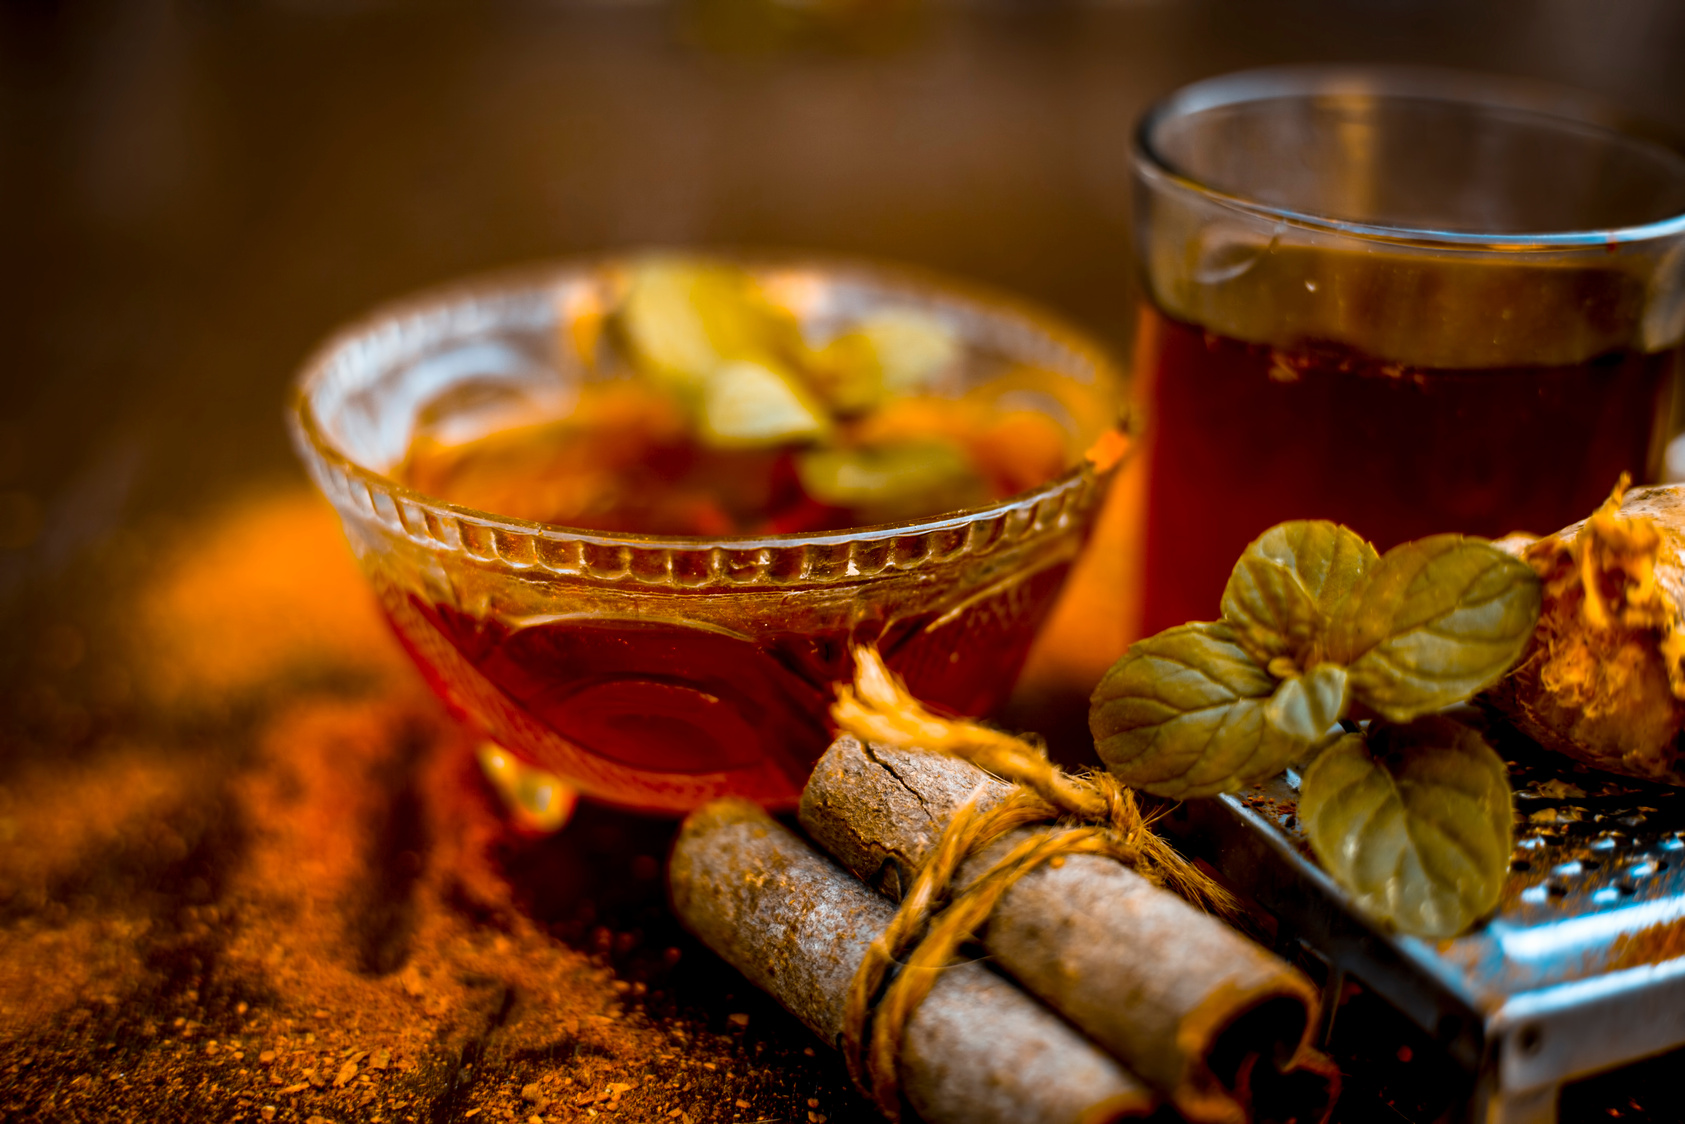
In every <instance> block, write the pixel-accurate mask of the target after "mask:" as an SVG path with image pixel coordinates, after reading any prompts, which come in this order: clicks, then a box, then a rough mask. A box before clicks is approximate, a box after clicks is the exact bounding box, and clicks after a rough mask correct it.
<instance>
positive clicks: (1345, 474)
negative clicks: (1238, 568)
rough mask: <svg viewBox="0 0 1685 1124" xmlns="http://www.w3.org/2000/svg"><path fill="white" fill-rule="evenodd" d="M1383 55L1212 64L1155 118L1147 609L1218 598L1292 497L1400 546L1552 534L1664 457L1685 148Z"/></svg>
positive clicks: (1143, 343)
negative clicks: (1379, 61)
mask: <svg viewBox="0 0 1685 1124" xmlns="http://www.w3.org/2000/svg"><path fill="white" fill-rule="evenodd" d="M1541 99H1542V95H1539V94H1538V93H1537V92H1536V91H1533V90H1532V89H1531V88H1526V87H1516V86H1513V85H1512V84H1510V83H1507V82H1503V81H1499V80H1496V79H1482V78H1475V77H1467V76H1456V75H1447V74H1444V73H1439V72H1416V71H1409V70H1389V69H1386V68H1370V69H1359V70H1348V69H1338V68H1293V69H1284V70H1274V71H1262V72H1253V73H1250V74H1242V75H1235V76H1231V77H1228V78H1222V79H1215V80H1212V81H1210V82H1205V83H1200V84H1198V85H1196V86H1193V87H1189V88H1188V89H1187V90H1184V91H1182V92H1180V93H1178V94H1177V95H1174V96H1172V98H1170V99H1169V100H1168V101H1166V102H1164V103H1162V104H1161V105H1160V106H1158V107H1157V108H1155V110H1153V111H1152V112H1151V113H1150V114H1149V115H1148V117H1147V119H1146V120H1145V121H1144V122H1143V125H1142V127H1141V131H1140V134H1139V136H1138V142H1137V151H1136V176H1137V182H1136V187H1137V207H1138V213H1137V239H1138V252H1139V257H1140V263H1141V266H1142V274H1143V281H1144V287H1145V290H1146V297H1145V299H1144V301H1143V306H1142V309H1141V311H1140V315H1139V319H1138V336H1137V341H1136V352H1135V378H1136V400H1137V403H1138V405H1139V406H1140V408H1141V411H1142V413H1143V415H1144V417H1145V420H1146V428H1147V433H1148V450H1149V451H1148V473H1149V484H1148V497H1147V501H1146V513H1145V523H1146V545H1145V552H1146V557H1145V562H1144V578H1143V586H1144V589H1143V596H1144V605H1143V613H1142V624H1141V629H1142V632H1143V634H1150V633H1153V632H1156V631H1158V630H1160V629H1163V628H1166V627H1168V626H1170V625H1173V624H1178V623H1181V622H1183V621H1187V620H1206V619H1211V618H1213V617H1215V615H1216V612H1217V605H1218V602H1219V600H1220V598H1221V595H1222V590H1223V586H1224V584H1225V582H1226V581H1227V579H1228V575H1229V571H1230V568H1231V567H1232V566H1233V564H1234V560H1235V559H1236V558H1237V557H1238V556H1239V555H1240V553H1241V552H1242V551H1243V550H1244V549H1245V547H1246V545H1247V543H1249V542H1250V541H1251V540H1252V539H1254V538H1256V537H1257V536H1258V535H1259V534H1260V533H1262V532H1263V531H1264V530H1265V529H1267V528H1268V527H1270V526H1272V525H1273V524H1275V523H1279V522H1282V521H1284V520H1288V519H1307V518H1310V519H1332V520H1335V521H1337V522H1340V523H1343V524H1346V525H1347V526H1350V527H1351V528H1353V529H1354V530H1356V531H1358V532H1359V533H1360V534H1362V535H1364V536H1365V537H1366V538H1369V539H1370V540H1372V541H1373V542H1374V543H1375V545H1376V546H1377V547H1379V548H1381V549H1383V550H1384V549H1386V548H1387V547H1389V546H1392V545H1394V544H1396V543H1398V542H1400V541H1404V540H1407V539H1412V538H1419V537H1422V536H1425V535H1429V534H1435V533H1439V532H1444V531H1457V532H1462V533H1467V534H1475V535H1481V536H1486V537H1498V536H1502V535H1504V534H1506V533H1509V532H1511V531H1530V532H1533V533H1538V534H1543V533H1548V532H1550V531H1554V530H1556V529H1558V528H1559V527H1561V526H1564V525H1566V524H1567V523H1570V522H1572V521H1573V520H1575V519H1576V518H1578V517H1579V516H1580V515H1583V514H1584V512H1586V511H1588V510H1591V509H1592V508H1594V507H1596V505H1597V504H1598V503H1599V502H1600V501H1601V500H1602V498H1603V497H1604V496H1606V495H1607V494H1608V492H1609V489H1610V488H1611V487H1612V486H1613V485H1614V483H1615V481H1616V480H1617V478H1618V477H1619V476H1620V474H1621V473H1623V472H1626V473H1630V474H1631V475H1632V477H1633V479H1634V480H1640V481H1642V480H1646V479H1653V478H1654V476H1655V474H1656V472H1657V471H1658V468H1659V465H1660V457H1661V452H1662V448H1663V442H1664V440H1665V436H1666V425H1667V421H1668V418H1669V412H1670V402H1671V398H1672V391H1673V384H1674V380H1675V377H1676V373H1677V370H1678V366H1679V353H1680V347H1679V344H1680V338H1681V335H1682V334H1685V218H1682V217H1681V212H1685V160H1682V159H1681V158H1680V157H1679V156H1678V155H1677V154H1676V153H1674V152H1672V151H1670V150H1668V149H1667V148H1665V147H1663V146H1661V145H1658V144H1654V143H1652V142H1649V141H1646V140H1643V139H1640V138H1638V137H1636V136H1633V135H1631V134H1629V133H1626V132H1624V131H1622V130H1621V128H1619V127H1618V126H1617V125H1616V124H1615V123H1613V122H1612V121H1610V120H1606V119H1605V117H1604V116H1603V112H1604V111H1602V110H1601V109H1600V108H1599V107H1595V106H1592V105H1590V104H1588V103H1584V102H1583V101H1581V100H1575V99H1573V98H1566V97H1562V98H1557V99H1555V100H1552V99H1542V100H1541Z"/></svg>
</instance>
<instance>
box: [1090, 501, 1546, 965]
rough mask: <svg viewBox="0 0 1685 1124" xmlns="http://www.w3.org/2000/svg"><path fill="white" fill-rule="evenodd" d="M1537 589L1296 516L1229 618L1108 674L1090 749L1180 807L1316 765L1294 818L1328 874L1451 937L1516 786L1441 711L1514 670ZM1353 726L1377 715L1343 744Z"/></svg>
mask: <svg viewBox="0 0 1685 1124" xmlns="http://www.w3.org/2000/svg"><path fill="white" fill-rule="evenodd" d="M1540 597H1541V595H1540V589H1539V582H1538V579H1537V578H1536V577H1535V576H1534V574H1533V571H1532V569H1531V568H1530V567H1528V566H1527V565H1526V564H1525V563H1523V562H1521V561H1519V560H1517V559H1514V558H1511V557H1510V556H1509V555H1507V554H1504V553H1503V552H1502V551H1499V550H1497V549H1496V548H1495V547H1493V546H1492V545H1491V544H1489V543H1487V542H1485V541H1484V540H1481V539H1473V538H1464V537H1462V536H1460V535H1436V536H1433V537H1432V538H1427V539H1421V540H1419V541H1417V542H1410V543H1404V544H1402V545H1401V546H1398V547H1395V548H1394V549H1392V550H1389V551H1388V552H1387V553H1386V554H1385V555H1378V554H1377V553H1376V552H1375V548H1374V547H1372V546H1370V545H1369V543H1367V542H1366V541H1364V540H1363V539H1362V538H1360V537H1359V536H1358V535H1356V534H1355V533H1353V532H1352V531H1350V530H1348V529H1347V528H1345V527H1341V526H1338V525H1336V524H1334V523H1329V522H1326V521H1301V522H1294V523H1283V524H1281V525H1279V526H1276V527H1272V528H1271V529H1270V530H1268V531H1266V532H1265V533H1264V534H1263V535H1262V536H1261V537H1260V538H1259V539H1258V540H1257V541H1256V542H1254V543H1253V544H1252V545H1251V546H1249V547H1247V549H1246V553H1245V554H1243V555H1242V556H1241V558H1240V560H1239V561H1238V562H1237V563H1235V568H1234V571H1233V573H1232V574H1231V575H1230V577H1229V583H1228V587H1227V588H1226V589H1225V590H1224V591H1223V600H1222V607H1221V613H1222V619H1221V620H1220V621H1216V622H1210V623H1200V624H1186V625H1181V626H1179V627H1177V628H1172V629H1169V630H1167V631H1165V632H1162V633H1160V634H1159V635H1157V636H1153V637H1149V638H1148V639H1146V640H1142V641H1140V642H1138V643H1136V644H1134V645H1133V646H1131V647H1130V649H1129V651H1128V652H1126V653H1124V656H1123V658H1122V659H1120V660H1119V661H1118V662H1117V663H1116V664H1115V665H1113V667H1112V668H1111V670H1110V671H1108V672H1107V673H1106V675H1105V677H1104V678H1103V679H1102V680H1101V681H1100V685H1099V686H1098V687H1097V688H1096V689H1095V691H1094V695H1093V699H1092V702H1091V706H1090V710H1089V727H1090V729H1091V730H1092V732H1093V734H1094V740H1095V747H1096V749H1097V750H1098V751H1099V754H1100V758H1101V760H1102V761H1104V762H1105V763H1106V766H1107V767H1108V768H1109V769H1110V770H1111V771H1112V773H1113V774H1115V775H1116V776H1117V777H1118V779H1120V780H1122V781H1123V782H1124V783H1125V784H1129V785H1132V786H1134V787H1136V788H1140V789H1143V790H1145V791H1147V792H1151V793H1154V794H1156V795H1160V796H1168V797H1175V798H1184V797H1196V796H1211V795H1215V794H1218V793H1222V792H1233V791H1235V790H1237V789H1240V788H1242V787H1245V786H1247V785H1250V784H1254V783H1256V782H1258V781H1261V780H1263V779H1265V778H1266V777H1270V776H1273V775H1274V774H1276V773H1278V772H1280V771H1281V770H1282V769H1283V768H1285V767H1286V766H1287V765H1289V764H1293V763H1295V762H1300V763H1303V762H1306V761H1310V762H1311V765H1310V767H1309V769H1308V770H1307V772H1306V773H1305V776H1304V788H1303V791H1302V793H1301V796H1302V799H1303V802H1304V807H1303V808H1302V809H1301V817H1300V818H1301V820H1302V821H1303V823H1304V824H1305V829H1306V832H1307V835H1308V836H1309V838H1310V841H1311V846H1312V849H1313V850H1314V851H1315V852H1316V854H1317V856H1318V858H1319V859H1320V860H1321V861H1322V863H1323V865H1324V866H1325V867H1326V868H1327V869H1328V871H1329V872H1330V873H1331V874H1332V875H1333V876H1334V877H1335V878H1336V879H1337V880H1338V881H1340V882H1341V884H1342V885H1344V886H1346V887H1347V888H1348V889H1349V890H1351V891H1352V892H1353V893H1354V895H1356V896H1357V898H1358V900H1359V902H1360V904H1361V905H1362V906H1363V907H1364V908H1365V909H1368V910H1370V911H1371V912H1373V913H1375V914H1376V915H1377V916H1379V917H1381V918H1383V919H1385V920H1387V921H1390V922H1392V923H1394V924H1397V925H1398V926H1400V927H1401V928H1404V929H1406V930H1407V931H1410V932H1415V933H1423V934H1431V935H1445V934H1448V933H1451V932H1455V931H1457V930H1458V929H1461V928H1462V927H1464V926H1466V925H1467V924H1468V923H1469V922H1470V921H1471V920H1473V919H1474V918H1475V917H1477V916H1479V914H1480V913H1481V912H1483V911H1484V910H1486V909H1489V908H1490V907H1491V905H1492V904H1493V902H1495V901H1496V895H1497V893H1498V889H1499V888H1500V887H1501V884H1502V879H1503V873H1504V871H1505V870H1506V869H1507V862H1508V855H1509V849H1508V848H1509V843H1508V840H1509V795H1508V794H1509V787H1508V780H1507V778H1506V776H1505V774H1504V771H1503V762H1502V761H1501V760H1499V759H1498V758H1497V756H1496V754H1494V753H1493V752H1492V750H1491V749H1490V748H1488V747H1487V746H1486V744H1485V742H1484V741H1482V740H1481V739H1480V736H1479V735H1478V734H1475V733H1474V732H1473V731H1470V730H1467V729H1465V728H1464V727H1461V726H1458V725H1457V724H1456V723H1453V722H1450V721H1448V720H1445V719H1440V718H1436V717H1428V716H1431V715H1433V714H1434V712H1436V711H1438V710H1440V709H1442V708H1444V707H1446V706H1449V705H1451V704H1453V703H1457V702H1461V701H1463V700H1465V699H1468V698H1469V697H1471V696H1472V695H1474V694H1475V693H1476V692H1478V691H1480V690H1482V689H1484V688H1486V687H1488V686H1490V685H1491V684H1493V683H1494V682H1496V681H1497V680H1498V679H1499V678H1500V677H1501V676H1503V675H1504V673H1505V672H1507V671H1508V670H1509V668H1510V666H1511V665H1512V664H1513V663H1514V662H1515V661H1516V659H1517V658H1519V657H1520V655H1521V653H1522V651H1523V650H1524V649H1525V647H1526V645H1527V642H1528V640H1529V638H1530V637H1531V636H1532V634H1533V628H1534V626H1535V625H1536V624H1537V623H1538V617H1539V607H1540ZM1352 717H1373V718H1374V719H1375V720H1374V721H1372V722H1371V723H1370V724H1369V725H1370V729H1369V730H1368V732H1367V733H1355V734H1346V735H1344V736H1343V737H1342V736H1341V731H1340V730H1339V729H1338V728H1337V726H1336V724H1337V723H1339V722H1340V721H1341V720H1342V719H1348V718H1352ZM1388 723H1410V725H1407V726H1391V725H1388ZM1350 725H1351V723H1349V722H1348V723H1347V726H1348V727H1349V726H1350ZM1313 759H1314V760H1313ZM1494 765H1495V767H1496V771H1495V772H1494V769H1493V767H1494ZM1313 808H1314V809H1315V811H1316V814H1315V815H1312V809H1313ZM1471 809H1482V810H1483V811H1481V814H1480V815H1479V816H1476V815H1475V814H1474V812H1473V811H1472V810H1471ZM1492 809H1499V810H1500V811H1501V815H1499V813H1498V812H1494V811H1492ZM1488 812H1490V814H1487V813H1488ZM1447 926H1449V928H1447Z"/></svg>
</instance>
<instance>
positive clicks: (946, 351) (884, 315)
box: [855, 308, 960, 395]
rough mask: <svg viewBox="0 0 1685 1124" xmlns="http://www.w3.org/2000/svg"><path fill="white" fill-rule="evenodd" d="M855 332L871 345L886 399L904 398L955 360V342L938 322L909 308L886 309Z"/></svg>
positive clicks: (946, 327) (932, 317)
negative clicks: (880, 371)
mask: <svg viewBox="0 0 1685 1124" xmlns="http://www.w3.org/2000/svg"><path fill="white" fill-rule="evenodd" d="M855 332H857V333H859V334H860V335H862V336H864V337H865V338H866V339H867V340H869V341H871V345H872V350H873V351H874V352H875V353H876V355H877V360H878V366H879V368H880V369H881V370H882V372H883V376H882V377H883V389H884V393H885V394H887V395H897V394H908V393H911V392H912V391H915V390H918V389H921V388H923V387H925V386H927V385H929V383H930V381H931V379H932V378H934V377H935V376H936V375H938V374H940V373H941V371H942V370H943V369H944V368H946V367H947V366H949V365H950V364H952V363H953V362H954V360H955V359H957V358H959V353H960V345H959V340H958V339H957V338H956V337H955V336H954V333H953V331H952V329H950V328H949V327H948V326H947V325H946V324H944V323H943V322H942V321H941V320H938V319H937V318H936V317H934V316H932V315H930V314H929V313H927V312H919V311H917V310H916V309H911V308H887V309H883V310H881V311H879V312H874V313H872V314H871V315H870V316H867V317H866V318H865V319H864V320H862V321H861V322H860V325H859V327H857V328H856V329H855Z"/></svg>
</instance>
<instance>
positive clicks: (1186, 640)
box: [1088, 622, 1306, 797]
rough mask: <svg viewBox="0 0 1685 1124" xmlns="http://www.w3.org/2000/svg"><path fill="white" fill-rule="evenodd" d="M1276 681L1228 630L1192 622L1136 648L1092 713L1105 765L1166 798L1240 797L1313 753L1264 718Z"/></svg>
mask: <svg viewBox="0 0 1685 1124" xmlns="http://www.w3.org/2000/svg"><path fill="white" fill-rule="evenodd" d="M1275 689H1276V681H1275V680H1274V678H1272V677H1271V676H1270V675H1269V674H1268V673H1266V672H1265V671H1264V670H1263V669H1262V668H1260V667H1259V666H1258V665H1257V663H1256V662H1255V661H1254V660H1253V659H1252V657H1251V656H1250V655H1249V654H1248V653H1247V652H1246V650H1245V649H1244V648H1242V647H1241V646H1240V645H1239V644H1238V643H1236V641H1235V638H1234V632H1233V630H1232V629H1230V628H1229V627H1228V626H1227V625H1226V624H1223V623H1220V622H1219V623H1201V624H1184V625H1178V626H1177V627H1175V628H1172V629H1167V630H1166V631H1164V632H1161V633H1159V634H1158V635H1157V636H1153V637H1149V638H1148V639H1146V640H1141V641H1138V642H1137V643H1135V644H1133V645H1131V646H1130V648H1129V650H1128V651H1127V652H1125V653H1124V655H1123V658H1122V659H1120V660H1118V662H1117V663H1115V664H1113V665H1112V667H1111V670H1109V671H1107V672H1106V674H1105V677H1104V678H1102V679H1101V680H1100V685H1099V686H1098V687H1096V688H1095V689H1094V696H1093V699H1092V700H1091V704H1090V707H1089V711H1088V725H1089V729H1090V730H1092V731H1093V734H1094V744H1095V749H1097V750H1098V751H1099V754H1100V759H1101V760H1102V761H1104V762H1105V763H1106V766H1107V767H1108V768H1109V769H1110V770H1111V771H1112V773H1113V774H1114V775H1115V776H1117V778H1118V779H1119V780H1121V781H1123V782H1124V783H1125V784H1128V785H1132V786H1133V787H1135V788H1139V789H1143V790H1145V791H1147V792H1151V793H1154V794H1156V795H1159V796H1170V797H1187V796H1211V795H1215V794H1216V793H1220V792H1232V791H1234V790H1235V789H1238V788H1241V787H1242V786H1244V785H1247V784H1250V783H1252V782H1253V781H1257V780H1261V779H1263V778H1264V777H1267V776H1271V775H1273V774H1274V773H1277V772H1279V771H1280V770H1281V769H1282V768H1283V767H1284V766H1285V765H1287V763H1288V762H1290V761H1292V760H1294V759H1295V758H1296V757H1297V756H1299V755H1300V754H1301V753H1302V752H1303V751H1304V749H1305V748H1306V747H1305V746H1304V745H1303V744H1302V742H1301V741H1300V740H1299V739H1297V738H1295V737H1293V736H1291V735H1289V734H1286V733H1283V732H1282V731H1280V730H1278V729H1276V728H1274V727H1272V726H1271V725H1270V724H1269V723H1268V722H1267V721H1266V720H1265V716H1264V711H1265V707H1266V704H1267V703H1268V702H1269V696H1270V694H1271V693H1272V692H1273V691H1275Z"/></svg>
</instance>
